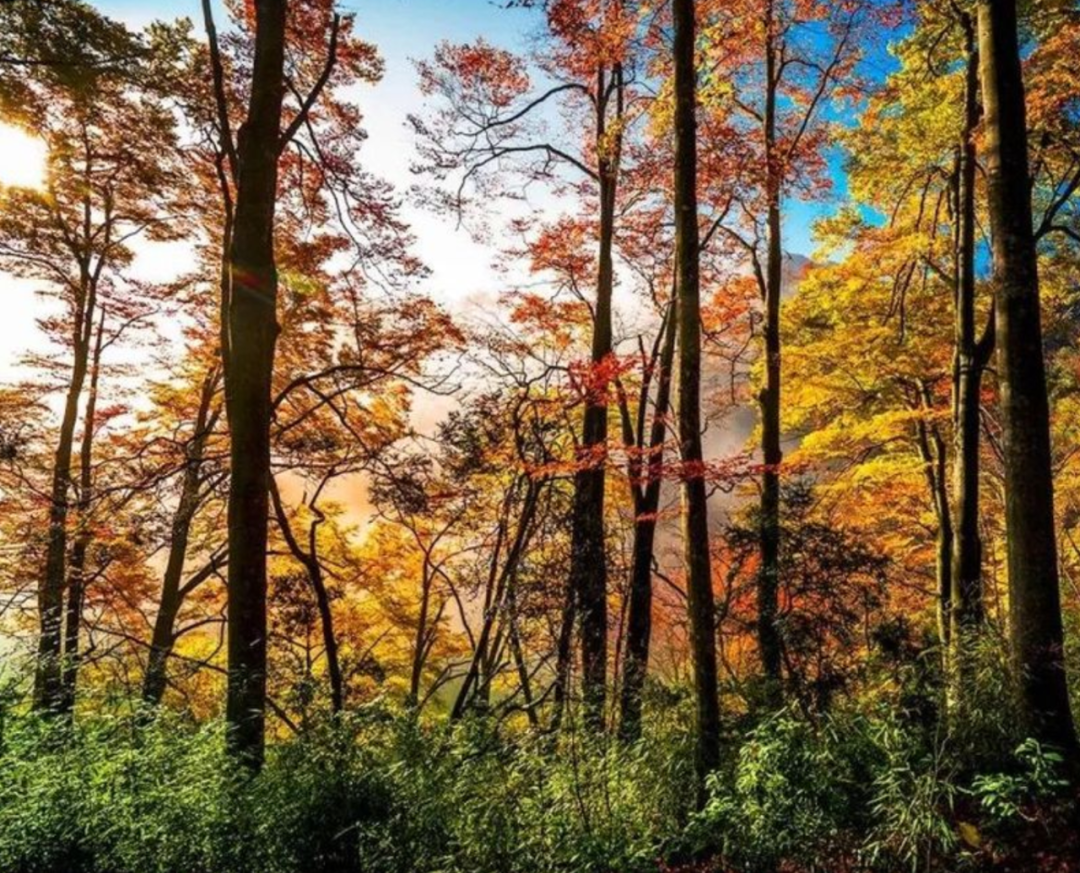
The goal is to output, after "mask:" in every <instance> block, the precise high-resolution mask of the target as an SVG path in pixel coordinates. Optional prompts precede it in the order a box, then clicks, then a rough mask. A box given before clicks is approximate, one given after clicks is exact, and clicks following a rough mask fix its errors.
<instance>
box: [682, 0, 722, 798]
mask: <svg viewBox="0 0 1080 873" xmlns="http://www.w3.org/2000/svg"><path fill="white" fill-rule="evenodd" d="M672 13H673V16H674V27H675V38H674V47H673V52H674V64H673V68H674V86H673V87H674V99H675V264H676V268H675V269H676V277H677V278H676V299H677V301H678V303H677V312H678V329H679V371H678V372H679V375H678V379H679V387H678V396H679V446H680V455H681V461H682V478H683V485H682V487H683V549H684V555H685V564H686V591H687V606H688V609H689V614H690V637H691V649H692V655H691V657H692V660H693V664H694V690H695V694H696V697H697V716H696V728H697V745H696V754H695V770H696V772H697V778H698V786H699V793H700V792H702V791H703V786H704V783H705V777H706V776H707V775H708V774H709V773H711V772H712V771H713V770H715V769H716V768H717V767H718V766H719V764H720V701H719V698H718V696H717V688H716V630H715V617H714V611H715V607H714V603H713V590H712V570H711V569H710V556H709V516H708V503H707V498H706V491H705V466H704V459H703V455H702V449H701V302H700V288H699V262H698V259H699V256H700V242H699V239H698V209H697V72H696V67H695V63H694V61H695V48H696V45H697V39H696V21H695V9H694V2H693V0H674V2H673V4H672ZM701 796H702V797H703V796H704V795H703V794H701Z"/></svg>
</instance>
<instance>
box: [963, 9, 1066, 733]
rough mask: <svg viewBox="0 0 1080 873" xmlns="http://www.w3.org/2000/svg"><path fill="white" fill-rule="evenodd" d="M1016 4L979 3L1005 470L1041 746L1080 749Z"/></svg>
mask: <svg viewBox="0 0 1080 873" xmlns="http://www.w3.org/2000/svg"><path fill="white" fill-rule="evenodd" d="M1018 43H1019V38H1018V35H1017V20H1016V2H1015V0H979V55H980V65H981V72H982V94H983V105H984V107H985V111H986V121H985V125H984V128H985V132H986V133H985V137H986V174H987V181H988V187H989V191H990V222H991V228H992V232H993V253H994V280H995V293H996V312H997V322H998V323H997V329H998V335H999V341H998V373H999V379H1000V381H1001V418H1002V430H1003V454H1004V462H1005V463H1004V466H1005V523H1006V533H1007V541H1008V562H1009V614H1010V630H1011V641H1012V654H1013V659H1014V665H1015V668H1016V671H1017V677H1018V680H1019V685H1020V698H1021V703H1022V706H1023V715H1024V717H1025V719H1026V721H1027V723H1028V724H1027V726H1028V728H1029V730H1030V731H1031V732H1032V733H1033V734H1034V735H1035V736H1037V737H1040V738H1041V739H1044V740H1046V741H1049V742H1053V743H1056V744H1058V745H1061V746H1064V747H1067V748H1069V749H1070V750H1074V749H1075V748H1076V745H1077V742H1076V732H1075V729H1074V727H1073V720H1072V714H1071V712H1070V710H1069V695H1068V687H1067V684H1066V676H1065V661H1064V632H1063V629H1062V620H1061V594H1060V591H1059V589H1058V564H1057V543H1056V538H1055V524H1054V521H1055V520H1054V482H1053V472H1052V466H1051V456H1050V410H1049V401H1048V398H1047V391H1046V365H1045V362H1044V360H1043V342H1042V325H1041V320H1040V311H1039V274H1038V261H1037V257H1036V251H1035V238H1034V233H1033V229H1032V210H1031V180H1030V172H1029V167H1028V154H1027V117H1026V109H1025V106H1024V83H1023V74H1022V71H1021V66H1020V50H1019V44H1018Z"/></svg>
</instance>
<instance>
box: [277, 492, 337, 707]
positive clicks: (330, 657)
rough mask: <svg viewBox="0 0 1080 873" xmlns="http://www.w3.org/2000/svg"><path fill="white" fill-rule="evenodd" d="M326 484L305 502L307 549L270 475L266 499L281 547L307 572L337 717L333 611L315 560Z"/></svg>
mask: <svg viewBox="0 0 1080 873" xmlns="http://www.w3.org/2000/svg"><path fill="white" fill-rule="evenodd" d="M329 481H330V477H329V476H327V478H324V479H323V481H322V483H321V484H320V485H319V487H318V488H317V489H316V491H315V494H314V495H313V496H312V498H311V501H310V502H309V503H308V509H309V510H310V511H311V513H312V514H313V515H314V516H315V521H314V522H313V523H312V524H311V525H310V526H309V528H308V544H307V550H305V549H304V548H303V546H301V545H300V542H299V540H297V539H296V535H295V534H294V533H293V529H292V525H291V524H290V523H289V516H288V515H287V514H286V512H285V505H284V504H283V503H282V501H281V492H280V491H279V490H278V487H277V482H276V481H275V479H274V477H273V476H271V477H270V498H271V500H272V501H273V504H274V514H275V516H276V517H277V523H278V527H279V528H280V529H281V535H282V536H283V537H284V538H285V544H286V545H287V546H288V548H289V552H290V553H291V554H292V556H293V558H295V559H296V560H297V562H298V563H299V564H300V565H301V566H302V567H303V568H304V571H305V572H306V573H307V577H308V581H309V582H310V583H311V590H312V593H314V595H315V608H316V609H317V610H318V611H319V626H320V629H321V631H322V639H323V650H324V652H325V653H326V672H327V674H328V675H329V678H330V708H331V711H332V712H334V713H335V714H337V713H339V712H341V711H342V710H343V709H344V708H345V680H344V675H343V674H342V672H341V657H340V655H339V654H338V640H337V633H336V632H335V631H334V610H333V607H332V606H331V603H330V592H329V591H328V590H327V587H326V580H325V579H324V578H323V568H322V562H321V561H320V560H319V525H321V524H322V523H323V522H324V521H325V520H326V516H325V515H324V514H323V513H322V512H321V511H320V510H319V508H318V505H317V504H318V500H319V496H320V495H321V493H322V490H323V488H324V487H325V486H326V484H327V483H328V482H329Z"/></svg>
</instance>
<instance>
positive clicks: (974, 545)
mask: <svg viewBox="0 0 1080 873" xmlns="http://www.w3.org/2000/svg"><path fill="white" fill-rule="evenodd" d="M964 30H965V35H966V41H967V71H966V80H965V85H964V131H963V137H962V140H961V143H960V161H959V167H958V186H957V218H958V221H957V264H956V365H955V366H956V377H955V378H956V382H955V392H956V397H955V401H954V407H955V416H956V427H955V439H956V451H955V453H954V459H953V464H954V466H953V499H954V505H955V512H956V533H955V536H954V538H953V554H952V585H953V592H952V598H951V600H952V613H951V617H950V618H951V622H952V633H951V637H952V639H953V640H954V641H955V642H956V643H957V644H963V642H964V637H966V636H967V635H968V634H969V633H974V632H977V630H978V629H979V628H980V627H981V626H982V623H983V617H984V610H983V592H982V539H981V537H980V535H979V437H980V430H981V421H980V409H981V394H982V377H983V371H984V370H985V369H986V365H987V363H988V362H989V356H990V353H991V350H992V348H993V336H994V335H993V332H992V330H991V331H987V333H986V334H985V335H984V336H983V338H982V340H979V338H978V337H976V333H975V234H976V227H975V179H976V173H977V171H978V167H977V163H976V151H975V149H976V146H975V129H976V128H977V127H978V125H979V119H980V116H981V112H982V110H981V107H980V105H979V52H978V48H977V45H976V41H975V25H974V22H973V21H972V20H971V18H970V16H964ZM992 319H993V316H991V323H990V324H991V326H992V325H993V320H992ZM960 685H961V686H962V685H963V682H962V681H961V683H960ZM961 690H962V689H961Z"/></svg>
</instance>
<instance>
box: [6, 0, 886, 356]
mask: <svg viewBox="0 0 1080 873" xmlns="http://www.w3.org/2000/svg"><path fill="white" fill-rule="evenodd" d="M91 2H94V3H95V5H96V6H97V7H98V8H100V9H101V10H102V11H103V12H104V13H105V14H107V15H110V16H112V17H115V18H118V19H121V20H124V21H125V22H127V23H128V24H129V25H130V26H132V27H136V28H141V27H143V26H145V25H146V24H148V23H150V22H151V21H153V20H154V19H172V18H176V17H180V16H186V17H189V18H191V19H192V20H193V21H194V22H195V24H196V30H197V32H198V31H201V20H202V15H201V5H200V0H158V2H155V3H150V2H147V0H91ZM501 2H502V0H498V2H495V0H347V2H346V4H345V8H347V9H348V10H349V11H353V12H355V13H356V16H357V30H358V32H359V33H360V34H361V35H362V36H363V37H364V38H365V39H368V40H370V41H371V42H373V43H374V44H375V45H376V46H378V48H379V50H380V52H381V54H382V56H383V58H384V60H385V63H386V74H385V77H384V79H383V81H382V82H380V83H379V84H378V85H376V86H374V87H371V88H366V89H365V90H364V91H363V92H361V93H359V94H358V95H357V99H358V102H359V103H360V105H361V107H362V108H363V110H364V113H365V119H364V124H365V127H366V128H367V130H368V133H369V139H368V141H367V143H366V144H365V146H364V149H363V151H362V153H361V155H360V160H361V161H362V162H363V164H364V165H365V168H366V169H368V170H369V171H371V172H372V173H374V174H376V175H378V176H380V177H382V178H384V179H387V180H388V181H391V182H393V183H394V184H395V185H396V186H397V188H398V190H399V192H401V193H402V194H403V195H404V194H405V192H406V191H407V189H408V187H409V185H410V184H412V182H413V181H414V177H413V176H412V174H411V173H410V164H411V162H412V160H413V156H414V150H413V141H412V134H411V133H410V132H409V130H408V129H407V128H406V126H405V120H406V116H407V115H408V114H409V113H411V112H416V111H419V110H420V109H421V108H422V98H421V95H420V93H419V91H418V88H417V81H416V73H415V70H414V69H413V65H412V60H413V59H416V58H423V57H427V56H430V54H431V53H432V51H433V50H434V48H435V46H436V45H437V44H438V43H439V42H440V41H442V40H450V41H454V42H463V41H471V40H475V39H476V38H477V37H481V36H482V37H484V38H485V39H487V40H488V41H489V42H491V43H494V44H496V45H500V46H503V47H506V48H509V49H511V50H518V51H526V50H528V48H529V47H530V43H531V40H530V36H532V35H533V34H534V33H535V32H536V29H537V27H538V26H539V24H540V21H539V20H538V17H537V13H536V12H534V11H523V10H507V9H504V8H500V3H501ZM214 3H215V5H216V6H217V7H218V9H219V24H220V23H221V22H223V21H225V18H226V16H225V13H224V9H223V8H222V3H221V0H214ZM882 64H883V68H884V66H885V65H888V61H887V60H884V59H882ZM832 166H833V175H834V180H835V182H836V197H839V196H841V195H842V194H843V189H844V177H843V171H842V166H841V164H840V161H839V156H838V155H837V156H834V159H833V161H832ZM533 196H537V195H533ZM834 205H835V203H829V202H825V203H815V204H805V203H799V202H797V201H792V202H789V203H788V205H787V210H786V212H787V218H786V245H785V247H786V249H787V250H788V251H789V252H792V253H797V254H804V255H809V254H811V253H812V251H813V249H814V244H813V240H812V238H811V232H812V224H813V221H814V219H816V218H817V217H819V216H820V215H821V214H822V213H823V212H827V211H829V210H831V209H832V208H833V206H834ZM551 206H552V201H551V200H550V198H545V197H544V196H543V195H538V199H536V200H534V201H533V202H532V203H531V204H526V205H525V208H535V209H538V210H541V211H549V212H550V209H551ZM518 208H522V207H520V206H519V207H518ZM403 217H404V218H405V219H406V220H407V221H408V222H409V223H410V225H411V226H412V228H413V231H414V233H415V235H416V238H417V245H416V252H417V253H418V254H419V255H420V257H421V258H422V259H423V260H424V262H425V263H426V264H427V265H428V266H429V267H430V268H431V271H432V272H431V276H430V278H429V279H428V280H427V281H426V282H425V285H424V288H423V290H424V291H426V292H427V293H429V294H431V296H432V297H433V298H435V299H436V300H439V301H441V302H443V303H445V304H447V305H449V306H450V307H451V308H453V309H455V310H457V311H459V312H462V311H464V310H469V311H470V312H472V313H473V314H475V315H477V317H486V314H488V313H491V312H492V310H493V308H492V307H491V306H490V301H491V300H492V299H493V298H494V297H495V296H496V295H498V294H499V293H500V292H501V291H503V290H504V289H505V287H506V283H507V277H506V275H505V274H501V273H499V272H498V271H496V270H495V269H494V266H493V265H494V262H495V261H496V259H497V257H498V253H497V251H496V250H495V249H493V248H491V247H488V246H485V245H482V244H480V243H478V242H476V241H475V240H473V239H471V238H470V237H469V235H468V234H467V233H466V232H465V231H464V230H461V229H456V228H455V227H454V226H453V224H452V223H451V221H450V220H449V219H447V218H445V217H440V216H436V215H433V214H431V213H430V212H426V211H424V210H421V209H418V208H413V207H412V206H411V204H410V203H409V201H408V198H407V197H404V202H403ZM496 217H497V216H496ZM183 257H184V251H183V248H182V245H181V246H178V247H176V251H175V252H171V251H170V252H167V253H166V252H162V251H161V250H160V249H156V250H154V251H153V252H148V253H147V254H146V255H145V256H144V257H141V258H140V259H139V262H137V264H136V268H137V272H138V273H139V274H141V277H142V278H145V279H147V280H150V281H154V280H163V279H167V278H170V277H171V274H172V273H173V272H174V271H175V269H176V266H177V263H178V259H182V258H183ZM4 282H5V284H6V285H8V286H9V287H8V289H7V290H8V293H7V294H6V295H5V296H6V297H7V298H8V299H9V301H10V304H9V305H10V308H9V309H8V318H7V319H6V324H5V326H4V327H3V328H0V374H2V373H4V372H5V371H9V370H11V368H12V367H13V366H14V365H15V362H16V360H17V359H18V357H19V355H20V353H21V352H22V351H24V350H25V349H26V348H27V346H28V345H32V344H33V341H32V340H30V341H29V342H28V338H29V337H30V336H32V335H33V334H34V332H35V326H34V323H35V318H36V317H37V316H40V315H41V310H40V308H39V307H40V301H38V300H37V299H36V298H35V297H34V296H33V294H32V293H30V290H31V289H30V288H29V287H28V286H26V283H21V282H16V281H15V280H13V279H11V277H5V280H4ZM24 286H26V287H24Z"/></svg>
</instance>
